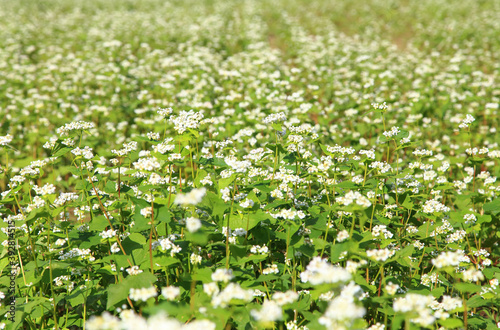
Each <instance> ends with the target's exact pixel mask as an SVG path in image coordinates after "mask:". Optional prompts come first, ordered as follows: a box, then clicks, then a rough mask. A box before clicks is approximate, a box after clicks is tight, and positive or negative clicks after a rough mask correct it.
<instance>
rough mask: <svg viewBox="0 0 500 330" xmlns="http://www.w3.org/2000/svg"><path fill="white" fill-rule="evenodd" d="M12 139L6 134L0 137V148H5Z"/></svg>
mask: <svg viewBox="0 0 500 330" xmlns="http://www.w3.org/2000/svg"><path fill="white" fill-rule="evenodd" d="M13 138H14V137H13V136H12V135H10V134H7V135H5V136H0V146H6V145H7V144H9V143H10V142H12V139H13Z"/></svg>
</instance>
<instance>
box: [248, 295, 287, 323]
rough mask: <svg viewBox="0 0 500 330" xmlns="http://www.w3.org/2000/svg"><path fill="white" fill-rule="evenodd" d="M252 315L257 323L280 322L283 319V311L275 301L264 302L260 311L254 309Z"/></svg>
mask: <svg viewBox="0 0 500 330" xmlns="http://www.w3.org/2000/svg"><path fill="white" fill-rule="evenodd" d="M250 315H252V317H253V318H254V319H255V320H256V321H257V322H262V323H268V322H274V321H279V320H281V319H282V318H283V310H282V309H281V307H280V305H279V304H278V303H276V302H275V301H273V300H264V303H263V304H262V307H261V309H260V310H259V311H257V310H255V309H252V310H251V311H250Z"/></svg>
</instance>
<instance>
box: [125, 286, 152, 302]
mask: <svg viewBox="0 0 500 330" xmlns="http://www.w3.org/2000/svg"><path fill="white" fill-rule="evenodd" d="M156 295H157V292H156V288H155V287H154V286H151V287H149V288H140V289H134V288H131V289H130V291H129V296H130V299H132V300H133V301H140V300H142V301H146V300H148V299H149V298H152V297H156Z"/></svg>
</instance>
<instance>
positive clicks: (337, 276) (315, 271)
mask: <svg viewBox="0 0 500 330" xmlns="http://www.w3.org/2000/svg"><path fill="white" fill-rule="evenodd" d="M351 277H352V276H351V273H349V272H348V271H347V270H345V269H344V268H341V267H337V266H333V265H332V264H330V263H328V262H327V261H326V260H325V259H322V258H321V257H314V258H313V259H312V260H311V262H310V263H309V265H307V268H306V271H305V272H302V273H301V274H300V280H301V281H302V282H309V283H311V284H313V285H318V284H322V283H337V282H347V281H349V280H350V279H351Z"/></svg>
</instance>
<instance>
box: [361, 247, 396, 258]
mask: <svg viewBox="0 0 500 330" xmlns="http://www.w3.org/2000/svg"><path fill="white" fill-rule="evenodd" d="M394 253H395V252H394V250H389V249H387V248H384V249H380V250H377V249H374V250H368V251H366V255H367V256H368V258H371V259H374V260H377V261H386V260H387V259H389V258H390V257H392V256H393V255H394Z"/></svg>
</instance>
